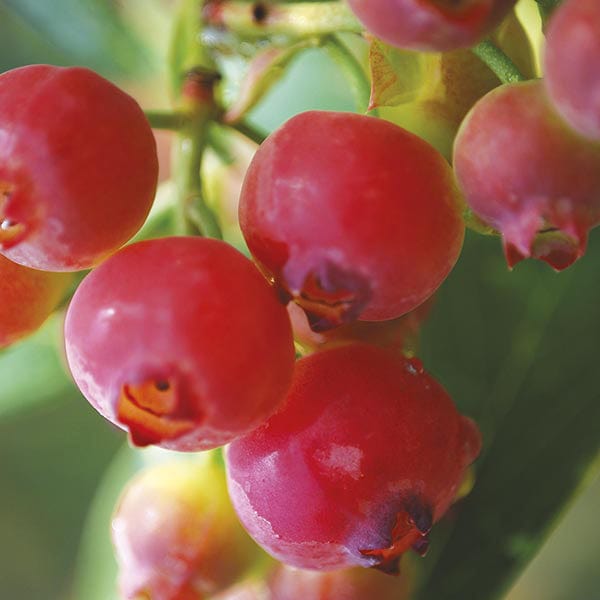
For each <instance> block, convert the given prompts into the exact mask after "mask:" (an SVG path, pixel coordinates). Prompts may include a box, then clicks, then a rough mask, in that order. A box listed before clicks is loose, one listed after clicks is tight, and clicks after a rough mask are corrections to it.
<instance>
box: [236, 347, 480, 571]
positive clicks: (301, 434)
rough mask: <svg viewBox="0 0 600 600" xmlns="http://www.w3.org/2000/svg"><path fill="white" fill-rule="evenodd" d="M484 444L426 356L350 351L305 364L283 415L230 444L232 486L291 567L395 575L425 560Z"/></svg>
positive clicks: (252, 523)
mask: <svg viewBox="0 0 600 600" xmlns="http://www.w3.org/2000/svg"><path fill="white" fill-rule="evenodd" d="M479 448H480V437H479V433H478V431H477V428H476V427H475V425H474V424H473V422H472V421H471V420H470V419H467V418H466V417H463V416H461V415H460V414H459V413H458V412H457V410H456V408H455V406H454V404H453V403H452V400H451V399H450V397H449V396H448V394H447V393H446V392H445V390H444V389H443V388H442V387H441V386H440V385H439V384H438V383H437V382H436V381H435V380H434V379H433V378H432V377H431V376H430V375H428V374H427V373H425V372H424V371H423V368H422V366H421V364H420V362H419V361H418V360H415V359H413V360H408V359H405V358H403V357H400V356H398V355H391V354H388V353H387V352H386V351H385V350H382V349H380V348H377V347H374V346H368V345H363V344H355V345H350V346H343V347H339V348H335V349H332V350H326V351H323V352H319V353H316V354H313V355H311V356H309V357H307V358H304V359H301V360H300V361H298V362H297V363H296V370H295V373H294V380H293V383H292V387H291V389H290V392H289V394H288V397H287V400H286V403H285V405H284V406H283V408H282V410H280V411H279V412H278V413H276V414H275V415H274V416H273V417H272V418H271V419H269V421H268V422H267V423H266V424H265V425H263V426H262V427H259V428H258V429H257V430H256V431H254V432H252V433H251V434H249V435H247V436H245V437H243V438H240V439H238V440H236V441H235V442H233V443H232V444H231V445H230V446H229V448H228V452H227V466H228V479H229V490H230V494H231V497H232V501H233V504H234V506H235V508H236V510H237V512H238V515H239V516H240V519H241V521H242V523H243V524H244V526H245V527H246V529H247V530H248V531H249V533H250V534H251V535H252V536H253V537H254V539H255V540H256V541H257V542H258V543H259V544H260V545H261V546H263V547H264V548H265V549H266V550H267V551H268V552H270V553H271V554H272V555H273V556H274V557H275V558H277V559H279V560H281V561H282V562H284V563H287V564H289V565H292V566H295V567H300V568H306V569H316V570H331V569H340V568H344V567H349V566H355V565H362V566H366V567H368V566H377V567H378V568H380V569H382V570H384V571H386V572H396V571H397V568H398V559H399V557H400V555H401V554H402V553H403V552H405V551H407V550H409V549H411V548H413V549H414V550H415V551H416V552H418V553H419V554H424V553H425V552H426V550H427V546H428V537H427V536H428V533H429V530H430V528H431V526H432V524H433V523H434V522H435V521H437V520H438V519H439V518H440V517H441V516H442V515H443V514H444V513H445V511H446V510H447V509H448V507H449V506H450V504H451V503H452V501H453V499H454V498H455V495H456V492H457V490H458V488H459V485H460V483H461V481H462V479H463V476H464V474H465V469H466V468H467V466H468V465H469V464H470V463H471V462H472V461H473V460H474V459H475V458H476V456H477V454H478V453H479Z"/></svg>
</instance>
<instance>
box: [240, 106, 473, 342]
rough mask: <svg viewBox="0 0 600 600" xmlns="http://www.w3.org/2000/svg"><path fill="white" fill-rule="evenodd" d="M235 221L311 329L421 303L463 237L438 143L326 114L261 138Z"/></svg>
mask: <svg viewBox="0 0 600 600" xmlns="http://www.w3.org/2000/svg"><path fill="white" fill-rule="evenodd" d="M240 226H241V229H242V232H243V234H244V237H245V239H246V242H247V244H248V247H249V249H250V251H251V253H252V255H253V256H254V258H255V259H256V260H257V261H258V263H259V264H260V266H261V268H262V269H263V271H264V272H265V273H266V274H267V276H269V277H272V278H273V279H274V281H275V283H276V285H278V286H279V287H280V288H281V289H282V291H283V292H284V293H285V294H288V295H289V296H290V297H292V298H293V299H294V300H295V301H296V302H297V303H298V304H299V305H300V306H302V308H303V309H304V310H305V312H306V313H307V315H308V317H309V320H310V322H311V326H312V327H313V329H314V330H315V331H323V330H325V329H328V328H331V327H333V326H337V325H340V324H342V323H345V322H349V321H352V320H355V319H357V318H360V319H362V320H366V321H381V320H387V319H393V318H395V317H399V316H401V315H403V314H405V313H407V312H409V311H410V310H412V309H414V308H415V307H417V306H418V305H419V304H421V303H422V302H423V301H424V300H426V299H427V298H428V297H429V296H430V295H431V294H433V292H434V291H435V290H436V289H437V287H438V286H439V285H440V284H441V283H442V281H443V280H444V279H445V278H446V276H447V275H448V273H449V272H450V270H451V269H452V267H453V266H454V264H455V262H456V260H457V258H458V255H459V253H460V250H461V247H462V241H463V236H464V223H463V221H462V218H461V214H460V195H459V192H458V190H457V189H456V187H455V184H454V179H453V176H452V171H451V169H450V167H449V166H448V163H447V162H446V161H445V160H444V158H443V157H442V156H441V155H440V154H439V153H438V152H437V151H436V150H435V149H434V148H433V147H432V146H430V145H429V144H428V143H427V142H425V141H423V140H422V139H420V138H418V137H417V136H415V135H413V134H411V133H409V132H408V131H405V130H404V129H401V128H400V127H397V126H396V125H393V124H392V123H389V122H387V121H383V120H381V119H375V118H373V117H366V116H362V115H356V114H351V113H338V112H324V111H310V112H306V113H302V114H300V115H297V116H295V117H293V118H291V119H290V120H289V121H287V122H286V123H285V124H284V125H283V126H282V127H280V128H279V129H278V130H277V131H276V132H275V133H273V134H272V135H271V136H270V137H269V138H267V140H266V141H265V142H264V143H263V144H262V145H261V146H260V148H259V149H258V151H257V153H256V155H255V156H254V159H253V161H252V163H251V165H250V168H249V169H248V172H247V174H246V178H245V181H244V186H243V188H242V194H241V197H240Z"/></svg>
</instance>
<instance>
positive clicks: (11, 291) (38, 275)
mask: <svg viewBox="0 0 600 600" xmlns="http://www.w3.org/2000/svg"><path fill="white" fill-rule="evenodd" d="M71 281H72V277H71V276H70V275H68V274H66V273H50V272H47V271H37V270H35V269H29V268H27V267H23V266H22V265H19V264H17V263H14V262H12V261H11V260H8V259H7V258H4V256H0V348H5V347H6V346H9V345H10V344H12V343H13V342H16V341H17V340H19V339H21V338H23V337H25V336H26V335H28V334H30V333H32V332H34V331H35V330H36V329H38V327H40V325H41V324H42V323H43V322H44V321H45V320H46V318H47V317H48V316H49V315H50V313H51V312H52V311H53V310H54V309H55V308H56V306H57V305H58V303H59V302H60V300H61V299H62V298H63V297H64V295H65V294H66V292H67V290H68V288H69V286H70V285H71Z"/></svg>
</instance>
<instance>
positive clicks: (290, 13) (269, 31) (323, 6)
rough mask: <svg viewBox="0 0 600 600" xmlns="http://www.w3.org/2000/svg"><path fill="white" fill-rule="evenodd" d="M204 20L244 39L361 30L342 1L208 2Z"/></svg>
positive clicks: (216, 0)
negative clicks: (280, 2)
mask: <svg viewBox="0 0 600 600" xmlns="http://www.w3.org/2000/svg"><path fill="white" fill-rule="evenodd" d="M204 20H205V22H206V24H207V25H214V26H217V27H221V28H223V29H225V30H227V31H229V32H231V33H235V34H237V35H238V36H240V37H244V38H263V37H267V36H272V35H285V36H289V37H293V38H303V37H312V36H322V35H327V34H330V33H336V32H338V33H339V32H342V31H350V32H356V33H359V32H361V31H362V30H363V27H362V26H361V24H360V23H359V22H358V21H357V20H356V17H355V16H354V15H353V14H352V12H351V11H350V9H349V8H348V7H347V5H346V4H345V2H341V1H336V0H330V1H325V2H294V3H292V4H271V3H267V2H262V1H257V2H242V1H239V0H237V1H236V0H207V1H206V2H205V5H204Z"/></svg>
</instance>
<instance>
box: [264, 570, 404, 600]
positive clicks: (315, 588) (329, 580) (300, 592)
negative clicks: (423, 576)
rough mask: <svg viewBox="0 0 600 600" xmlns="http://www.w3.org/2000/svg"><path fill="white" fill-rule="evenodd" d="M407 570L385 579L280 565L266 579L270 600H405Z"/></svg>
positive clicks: (380, 575)
mask: <svg viewBox="0 0 600 600" xmlns="http://www.w3.org/2000/svg"><path fill="white" fill-rule="evenodd" d="M408 571H409V570H406V569H404V567H403V569H402V573H401V575H400V577H388V576H386V575H385V574H384V573H381V572H380V571H378V570H376V569H363V568H362V567H354V568H352V569H342V570H339V571H327V572H323V571H306V570H304V569H294V568H293V567H287V566H285V565H282V566H281V567H280V568H279V569H277V571H275V573H274V574H273V576H272V577H271V578H270V580H269V589H270V591H271V596H270V600H299V599H300V598H301V599H302V600H366V599H367V598H372V599H373V600H375V599H376V600H408V599H409V598H410V592H411V589H412V585H411V583H412V581H411V577H410V573H409V572H408Z"/></svg>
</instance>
